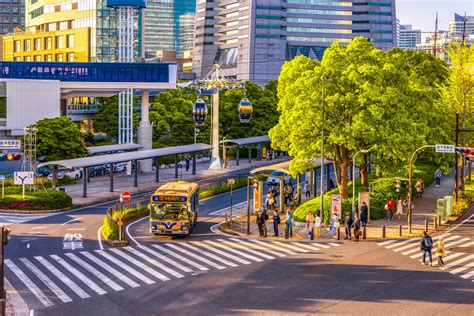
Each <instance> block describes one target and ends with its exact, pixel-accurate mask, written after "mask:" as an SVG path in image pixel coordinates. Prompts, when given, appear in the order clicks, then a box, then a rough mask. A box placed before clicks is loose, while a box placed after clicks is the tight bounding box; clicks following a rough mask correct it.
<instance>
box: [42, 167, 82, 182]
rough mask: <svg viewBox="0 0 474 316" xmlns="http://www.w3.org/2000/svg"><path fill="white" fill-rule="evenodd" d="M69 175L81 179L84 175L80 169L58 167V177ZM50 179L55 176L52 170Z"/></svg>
mask: <svg viewBox="0 0 474 316" xmlns="http://www.w3.org/2000/svg"><path fill="white" fill-rule="evenodd" d="M64 176H68V177H69V178H71V179H76V180H77V179H80V178H81V177H82V172H81V170H80V169H58V179H61V178H63V177H64ZM48 178H49V179H52V178H53V173H52V172H51V173H50V174H49V175H48Z"/></svg>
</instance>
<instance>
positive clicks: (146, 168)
mask: <svg viewBox="0 0 474 316" xmlns="http://www.w3.org/2000/svg"><path fill="white" fill-rule="evenodd" d="M141 92H142V99H141V101H142V104H141V119H140V126H139V127H138V143H139V144H140V145H142V146H143V150H147V149H152V145H153V143H152V140H153V131H152V128H151V124H150V121H149V115H148V112H149V109H150V107H149V98H150V92H149V91H148V90H142V91H141ZM140 165H141V168H140V169H141V171H142V172H151V171H152V160H151V159H147V160H141V161H140Z"/></svg>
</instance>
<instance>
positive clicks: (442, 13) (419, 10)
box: [395, 0, 474, 37]
mask: <svg viewBox="0 0 474 316" xmlns="http://www.w3.org/2000/svg"><path fill="white" fill-rule="evenodd" d="M395 1H396V5H397V18H398V19H399V20H400V23H401V24H412V25H413V28H415V29H421V30H422V31H423V32H429V31H431V32H433V31H434V26H435V18H436V12H438V16H439V29H440V30H447V29H448V23H449V22H450V21H452V20H453V19H454V13H458V14H461V15H464V12H467V15H474V0H444V1H441V0H395ZM423 37H424V36H423Z"/></svg>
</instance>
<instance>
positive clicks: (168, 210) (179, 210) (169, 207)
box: [151, 203, 189, 220]
mask: <svg viewBox="0 0 474 316" xmlns="http://www.w3.org/2000/svg"><path fill="white" fill-rule="evenodd" d="M151 217H152V218H154V219H159V220H189V212H188V207H187V206H186V205H184V204H179V203H158V204H153V206H152V210H151Z"/></svg>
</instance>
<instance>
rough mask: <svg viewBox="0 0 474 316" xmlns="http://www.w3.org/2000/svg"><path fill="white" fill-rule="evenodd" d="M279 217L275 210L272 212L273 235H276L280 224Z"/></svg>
mask: <svg viewBox="0 0 474 316" xmlns="http://www.w3.org/2000/svg"><path fill="white" fill-rule="evenodd" d="M280 222H281V219H280V215H279V214H278V212H277V211H275V212H273V232H274V233H275V237H278V235H279V234H278V225H280Z"/></svg>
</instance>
